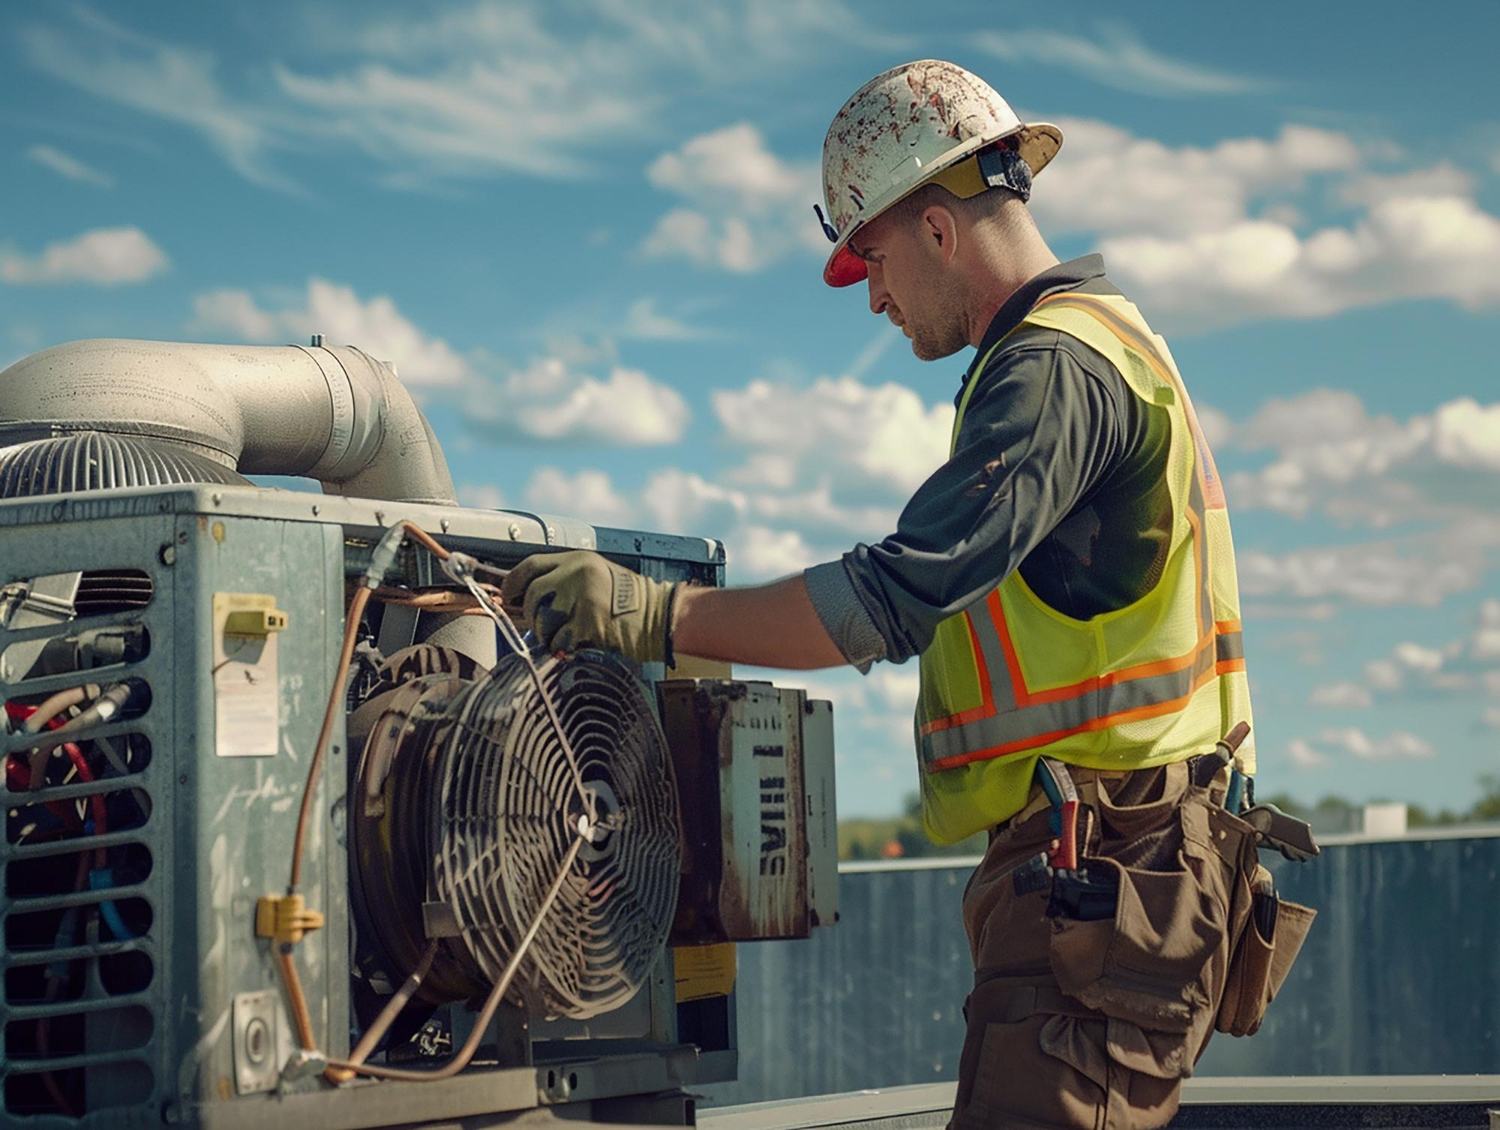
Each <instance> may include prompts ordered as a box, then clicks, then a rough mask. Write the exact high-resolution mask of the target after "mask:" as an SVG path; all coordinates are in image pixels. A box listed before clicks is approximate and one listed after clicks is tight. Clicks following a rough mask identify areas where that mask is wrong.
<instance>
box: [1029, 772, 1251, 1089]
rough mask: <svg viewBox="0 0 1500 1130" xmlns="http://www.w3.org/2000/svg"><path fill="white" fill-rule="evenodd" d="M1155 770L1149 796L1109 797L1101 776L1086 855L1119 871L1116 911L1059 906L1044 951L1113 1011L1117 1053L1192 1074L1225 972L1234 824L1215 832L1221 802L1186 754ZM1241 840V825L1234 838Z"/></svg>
mask: <svg viewBox="0 0 1500 1130" xmlns="http://www.w3.org/2000/svg"><path fill="white" fill-rule="evenodd" d="M1156 780H1157V782H1158V786H1157V787H1155V795H1150V796H1146V797H1134V796H1126V795H1124V794H1123V793H1122V794H1121V795H1119V796H1117V797H1114V798H1112V797H1111V796H1109V795H1108V794H1107V790H1106V789H1105V788H1104V787H1101V789H1100V791H1099V796H1098V798H1097V801H1096V805H1095V811H1096V812H1097V814H1098V817H1099V837H1098V841H1097V843H1096V844H1091V845H1090V846H1091V847H1093V848H1094V849H1095V850H1094V852H1093V853H1091V854H1090V855H1089V857H1088V858H1087V859H1086V861H1085V866H1086V867H1087V870H1088V872H1089V874H1090V875H1097V876H1099V877H1101V878H1103V877H1104V876H1105V875H1107V874H1108V873H1109V872H1110V871H1113V872H1114V874H1115V876H1116V877H1117V878H1118V883H1119V898H1118V901H1117V902H1116V905H1115V911H1114V914H1113V916H1112V917H1107V918H1100V919H1096V920H1092V921H1082V920H1075V919H1071V918H1068V917H1066V916H1059V917H1056V918H1054V919H1053V920H1052V936H1051V941H1050V946H1049V953H1048V958H1049V963H1050V964H1051V967H1052V971H1053V974H1054V976H1055V977H1056V978H1057V983H1058V986H1059V988H1061V990H1062V991H1063V992H1064V993H1066V994H1067V995H1068V996H1070V997H1073V998H1076V999H1077V1000H1078V1001H1080V1002H1082V1003H1083V1004H1084V1005H1086V1006H1088V1007H1089V1008H1092V1009H1095V1010H1097V1011H1098V1012H1100V1013H1102V1014H1103V1015H1104V1016H1105V1017H1106V1018H1107V1020H1108V1026H1107V1034H1106V1040H1107V1047H1106V1050H1107V1052H1108V1054H1109V1056H1110V1058H1111V1059H1113V1060H1115V1061H1116V1062H1117V1063H1119V1064H1121V1065H1122V1066H1124V1067H1125V1068H1127V1069H1129V1070H1132V1071H1140V1072H1143V1073H1145V1074H1148V1075H1152V1076H1156V1077H1158V1078H1163V1079H1175V1078H1184V1077H1186V1076H1188V1075H1191V1074H1192V1068H1193V1063H1194V1062H1195V1061H1196V1060H1197V1057H1198V1055H1199V1053H1200V1052H1201V1051H1202V1049H1203V1047H1204V1045H1205V1044H1206V1043H1207V1040H1208V1036H1209V1034H1210V1028H1211V1026H1212V1024H1213V1020H1214V1016H1215V1013H1216V1011H1217V1006H1218V1004H1219V997H1220V994H1221V993H1222V991H1223V986H1224V984H1225V973H1226V970H1227V965H1228V960H1227V959H1228V946H1227V941H1228V938H1229V936H1230V925H1231V923H1230V917H1229V915H1230V909H1231V908H1230V882H1231V878H1232V876H1233V874H1234V871H1233V869H1232V868H1231V867H1230V866H1229V864H1228V862H1227V860H1226V857H1225V854H1224V853H1225V849H1226V848H1230V847H1231V845H1230V844H1229V843H1228V837H1227V834H1226V837H1225V840H1224V841H1223V842H1219V839H1218V836H1217V829H1216V828H1214V827H1212V826H1211V816H1212V813H1213V811H1215V810H1214V809H1213V808H1212V807H1211V806H1210V804H1209V802H1208V796H1207V792H1206V790H1204V789H1201V788H1196V787H1191V786H1190V785H1189V782H1188V773H1187V766H1186V765H1185V764H1183V763H1177V764H1174V765H1168V766H1165V767H1163V771H1162V772H1161V773H1160V774H1158V775H1156ZM1102 784H1103V783H1102V782H1101V785H1102ZM1132 787H1133V786H1132ZM1219 811H1222V810H1219ZM1231 819H1232V818H1231ZM1236 822H1237V823H1239V822H1238V821H1236ZM1246 832H1247V833H1249V829H1248V826H1247V827H1246ZM1250 834H1251V836H1252V838H1251V841H1250V847H1249V850H1250V852H1251V853H1252V854H1253V852H1254V846H1253V833H1250ZM1241 848H1242V841H1241V839H1240V838H1239V837H1238V836H1236V838H1235V840H1234V844H1233V846H1232V850H1233V851H1235V852H1239V851H1240V850H1241Z"/></svg>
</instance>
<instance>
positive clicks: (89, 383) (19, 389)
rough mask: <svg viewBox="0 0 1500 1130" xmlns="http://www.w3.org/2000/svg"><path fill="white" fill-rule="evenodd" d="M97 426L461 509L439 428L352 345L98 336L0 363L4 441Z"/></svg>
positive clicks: (263, 470)
mask: <svg viewBox="0 0 1500 1130" xmlns="http://www.w3.org/2000/svg"><path fill="white" fill-rule="evenodd" d="M84 431H95V432H105V433H109V434H113V435H121V436H131V437H134V438H137V439H144V440H148V441H150V442H154V443H160V444H169V445H173V446H176V447H180V448H187V449H189V450H191V451H193V452H196V453H197V454H199V455H202V456H205V457H207V458H209V459H212V460H213V461H214V462H216V463H220V464H222V465H223V466H225V467H229V468H233V469H236V470H238V471H240V472H241V473H243V474H248V475H255V474H260V475H303V476H306V477H308V478H312V479H317V480H318V481H319V482H320V483H322V485H323V490H324V492H325V493H327V494H347V495H352V496H355V497H359V498H386V499H391V500H393V501H399V502H426V503H436V504H438V505H446V506H456V505H458V497H457V495H456V494H455V493H454V490H453V479H452V478H451V476H450V475H449V474H448V465H447V462H446V461H445V460H444V459H443V452H442V448H441V447H439V445H438V441H437V437H436V436H434V435H433V434H432V428H431V427H430V426H429V425H428V423H427V420H426V418H425V417H423V415H422V412H421V410H420V409H418V408H417V406H416V404H415V403H414V402H413V401H412V398H411V395H410V394H409V393H408V392H407V391H406V389H405V388H404V387H403V386H402V385H401V382H400V381H399V380H397V379H396V373H395V370H394V369H393V368H392V367H391V366H390V365H388V364H386V363H385V362H383V361H377V360H375V359H374V358H373V357H370V356H369V355H368V354H366V353H364V352H362V351H360V350H358V349H355V348H354V347H352V346H324V345H314V346H306V347H304V346H297V345H259V346H235V345H188V344H181V343H177V342H165V341H125V340H117V339H112V338H96V339H91V340H87V341H72V342H68V343H67V344H66V345H58V346H53V347H52V348H51V349H43V350H41V351H40V352H38V353H33V354H32V355H31V356H29V357H24V358H22V359H21V360H19V361H17V362H16V363H15V364H14V365H11V366H10V367H9V368H8V369H6V370H5V371H4V372H0V447H3V446H8V445H11V444H16V443H22V442H24V441H26V440H34V439H44V438H47V437H49V436H57V435H63V434H67V433H71V432H84Z"/></svg>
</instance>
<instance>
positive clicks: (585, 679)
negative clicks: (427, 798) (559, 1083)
mask: <svg viewBox="0 0 1500 1130" xmlns="http://www.w3.org/2000/svg"><path fill="white" fill-rule="evenodd" d="M538 671H539V674H540V676H541V681H542V682H543V684H544V685H545V686H546V687H547V690H548V692H549V694H550V696H551V698H552V701H553V702H554V703H555V704H556V709H557V713H558V717H559V719H560V721H561V723H562V728H563V730H564V732H565V733H566V734H567V737H568V741H569V743H570V744H571V746H572V749H573V754H574V759H575V760H574V761H570V759H569V758H568V756H567V754H566V752H565V751H564V748H563V745H562V743H561V742H560V741H559V740H558V736H557V731H556V729H555V727H554V726H553V724H552V721H551V719H550V717H549V715H548V712H547V710H546V708H545V705H544V704H543V703H542V701H541V698H540V696H539V694H538V692H537V688H536V682H535V681H534V680H533V678H532V676H531V673H530V671H529V670H528V669H527V666H526V664H525V662H524V661H523V660H521V659H520V658H519V657H515V656H512V657H508V658H507V659H504V660H502V661H501V662H500V663H499V664H498V665H497V666H496V667H495V668H494V670H493V671H492V672H491V673H490V674H489V676H488V678H486V679H484V680H482V681H481V682H479V683H477V684H475V686H474V687H473V688H472V689H471V690H470V691H468V692H467V693H466V694H465V696H464V699H463V701H462V702H461V703H459V704H456V705H457V708H458V711H459V718H458V722H457V725H456V726H455V727H454V729H453V731H452V733H451V736H450V738H449V740H448V742H447V747H448V748H447V756H446V757H445V758H444V760H443V767H442V769H441V775H442V779H441V782H440V788H439V789H438V790H437V796H436V798H435V799H436V804H437V811H436V813H435V816H436V819H435V820H434V822H433V829H434V833H435V840H436V843H435V844H434V859H435V869H434V884H435V892H436V895H437V897H438V898H439V899H440V900H441V901H443V902H446V903H448V905H449V906H450V907H451V908H452V910H453V912H454V915H455V917H456V918H457V920H458V923H459V926H460V929H461V931H462V935H463V938H464V941H465V943H466V944H467V946H468V948H469V951H470V953H471V954H472V955H473V957H474V959H475V961H476V962H477V964H478V965H479V967H480V969H481V970H482V971H483V973H484V974H485V976H486V977H487V978H489V979H490V980H491V981H494V980H498V979H499V977H500V975H501V972H502V970H503V969H504V967H505V965H506V963H507V962H508V960H509V959H510V957H511V955H512V954H513V953H514V952H515V947H516V944H517V942H518V941H519V939H520V938H521V937H522V936H523V935H524V934H525V932H526V930H527V928H528V927H529V925H530V923H531V919H532V916H533V915H534V914H535V913H536V909H537V907H539V906H540V905H541V904H542V900H543V898H544V897H545V894H546V892H547V889H548V888H549V887H550V886H551V884H552V882H553V881H554V880H555V879H556V877H557V873H558V869H559V866H560V864H561V862H562V859H563V857H564V855H565V854H566V852H567V850H568V848H569V847H570V846H571V845H572V843H573V841H574V839H576V837H577V836H578V834H579V831H578V828H579V821H580V818H581V817H585V816H586V814H588V812H589V811H590V809H592V810H593V813H594V816H595V817H596V820H597V822H596V823H595V824H594V826H593V827H594V832H593V836H592V838H591V840H590V842H589V843H587V844H586V845H585V847H584V848H583V850H582V851H580V852H579V854H578V857H577V859H576V860H575V861H574V863H573V865H572V868H571V873H570V874H569V875H568V877H567V879H566V880H565V882H564V884H563V887H562V891H561V893H560V894H559V896H558V898H557V901H556V902H555V903H554V904H553V906H552V909H551V911H549V913H548V914H547V915H546V916H545V917H544V919H543V920H542V923H541V927H540V929H539V931H538V933H537V935H536V938H535V940H534V941H533V942H532V944H531V947H530V949H529V951H528V953H527V959H526V962H525V964H524V965H523V967H522V969H523V972H524V974H525V979H526V980H527V981H528V982H529V983H530V984H531V985H532V986H533V987H534V988H535V989H537V990H539V991H540V995H541V998H542V1001H543V1002H544V1003H545V1007H546V1010H547V1012H548V1013H549V1014H550V1015H554V1016H570V1017H574V1018H580V1019H581V1018H586V1017H589V1016H593V1015H595V1014H597V1013H600V1012H604V1011H607V1010H609V1009H613V1008H616V1007H618V1006H619V1005H621V1004H623V1003H624V1002H625V1001H626V1000H628V999H629V998H630V997H631V996H633V995H634V994H635V992H636V991H637V989H639V987H640V985H641V984H642V982H643V981H644V979H645V978H646V976H648V975H649V973H650V969H651V966H652V964H653V963H654V962H655V960H656V958H657V955H658V954H659V953H660V950H661V947H662V945H663V944H664V943H665V940H666V935H667V930H668V928H669V927H670V925H671V922H672V916H673V913H674V911H675V909H676V902H677V889H678V883H679V879H680V862H681V858H680V852H681V848H680V839H679V834H678V814H677V799H676V795H677V794H676V789H675V786H674V784H673V780H672V769H671V758H670V756H669V754H668V752H667V746H666V740H665V738H664V737H663V735H662V731H661V726H660V723H659V722H658V720H657V716H656V712H655V710H654V709H653V707H652V704H651V702H650V700H649V699H648V698H647V696H646V691H645V689H644V687H643V686H642V684H641V682H640V680H639V679H638V677H637V676H636V675H635V673H634V672H633V671H632V670H631V669H630V668H628V667H627V666H625V664H624V663H622V662H621V661H620V660H618V659H615V658H614V657H612V656H609V655H607V654H605V653H603V652H594V651H582V652H578V653H575V654H574V655H573V656H571V657H569V658H567V659H557V658H555V657H553V658H549V659H545V660H543V661H541V662H540V663H539V664H538ZM575 762H576V764H575Z"/></svg>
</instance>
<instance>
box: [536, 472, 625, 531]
mask: <svg viewBox="0 0 1500 1130" xmlns="http://www.w3.org/2000/svg"><path fill="white" fill-rule="evenodd" d="M525 497H526V501H527V503H528V504H529V505H531V506H534V507H535V508H536V509H538V510H542V511H545V512H547V513H550V514H567V515H571V516H573V517H577V518H582V519H583V520H584V521H586V522H589V523H591V524H593V525H597V526H624V525H628V524H629V523H630V522H631V521H632V520H633V518H634V514H635V508H634V507H633V506H632V505H631V504H630V503H629V502H628V501H627V500H626V499H624V498H623V497H621V496H620V494H619V493H618V492H617V491H616V490H615V487H614V484H613V483H612V482H611V481H610V477H609V476H608V475H607V474H605V473H604V472H603V471H595V470H581V471H575V472H574V473H572V474H569V473H568V472H566V471H564V470H561V469H559V468H557V467H540V468H538V469H537V471H536V473H535V474H533V475H532V477H531V482H529V483H528V484H527V485H526V495H525Z"/></svg>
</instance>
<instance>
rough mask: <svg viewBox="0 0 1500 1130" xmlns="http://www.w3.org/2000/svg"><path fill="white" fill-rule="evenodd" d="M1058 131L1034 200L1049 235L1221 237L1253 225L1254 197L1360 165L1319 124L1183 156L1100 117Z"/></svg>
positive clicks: (1350, 149)
mask: <svg viewBox="0 0 1500 1130" xmlns="http://www.w3.org/2000/svg"><path fill="white" fill-rule="evenodd" d="M1058 124H1059V125H1060V126H1061V127H1062V130H1063V134H1064V136H1065V138H1066V141H1065V142H1064V144H1063V148H1062V151H1061V152H1060V153H1059V154H1058V156H1057V159H1056V160H1055V161H1053V162H1052V163H1051V164H1050V165H1048V166H1047V168H1046V169H1045V170H1044V171H1043V172H1042V174H1041V175H1040V176H1039V177H1038V178H1037V182H1036V190H1035V192H1034V193H1033V194H1032V197H1031V207H1032V210H1033V211H1034V212H1035V213H1036V215H1037V218H1038V220H1039V221H1040V222H1041V224H1042V226H1043V229H1044V230H1045V231H1047V232H1049V233H1052V232H1060V231H1070V232H1071V231H1079V232H1099V233H1103V234H1106V235H1120V236H1124V235H1129V236H1132V237H1141V236H1146V235H1154V236H1162V237H1167V236H1172V237H1180V236H1184V235H1187V234H1203V233H1209V234H1213V233H1219V232H1223V231H1225V230H1226V229H1229V228H1231V227H1232V226H1233V225H1235V224H1237V223H1239V222H1241V221H1243V220H1245V218H1246V217H1247V216H1248V214H1249V206H1250V202H1251V201H1252V200H1253V199H1256V198H1259V197H1260V196H1263V195H1266V194H1268V193H1277V194H1285V193H1286V192H1288V191H1291V190H1293V189H1296V188H1299V187H1300V186H1301V185H1302V184H1303V183H1304V182H1305V181H1306V179H1307V178H1308V177H1310V176H1314V175H1317V174H1324V173H1334V172H1340V171H1347V170H1352V169H1354V168H1355V167H1356V166H1357V164H1358V162H1359V151H1358V149H1357V148H1356V147H1355V145H1354V143H1353V142H1352V141H1350V140H1349V138H1347V137H1345V136H1344V135H1343V134H1339V133H1333V132H1330V131H1328V130H1321V129H1314V128H1312V127H1310V126H1299V125H1288V126H1285V127H1283V128H1282V130H1281V132H1280V133H1279V134H1277V136H1276V137H1275V138H1274V139H1272V140H1270V141H1266V140H1264V139H1262V138H1257V137H1241V138H1229V139H1226V140H1224V141H1221V142H1219V143H1217V144H1216V145H1213V146H1211V147H1209V148H1201V147H1197V146H1179V147H1175V148H1174V147H1171V146H1167V145H1164V144H1162V143H1161V142H1159V141H1155V140H1153V139H1151V138H1141V137H1135V136H1134V135H1132V134H1130V133H1128V132H1127V131H1125V130H1122V129H1120V128H1118V127H1116V126H1112V125H1108V124H1107V123H1104V122H1099V121H1094V120H1090V119H1069V118H1063V119H1061V120H1060V121H1059V122H1058ZM1110 266H1111V271H1112V272H1113V270H1114V269H1115V265H1114V263H1111V264H1110Z"/></svg>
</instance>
